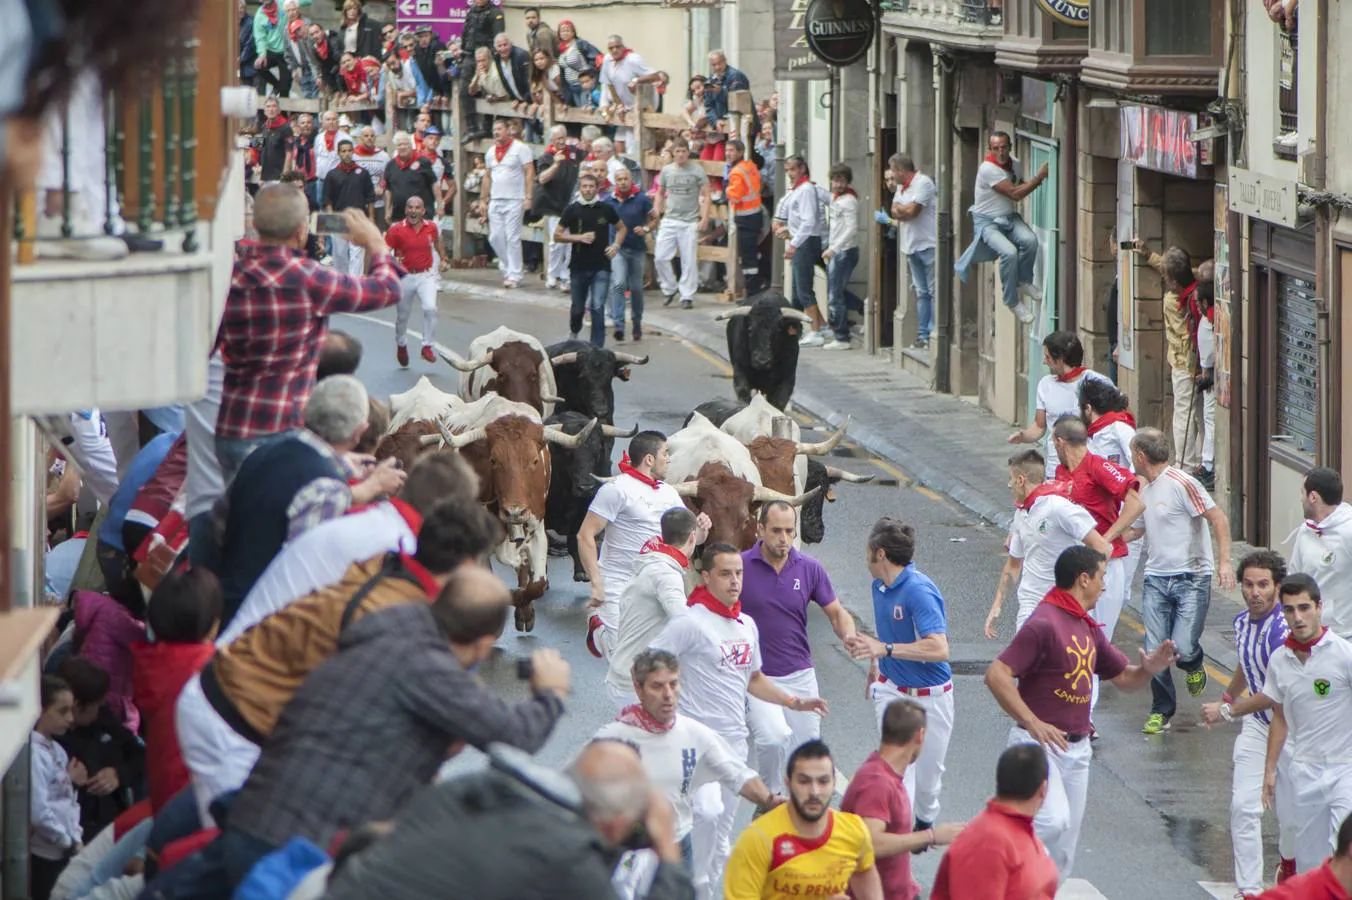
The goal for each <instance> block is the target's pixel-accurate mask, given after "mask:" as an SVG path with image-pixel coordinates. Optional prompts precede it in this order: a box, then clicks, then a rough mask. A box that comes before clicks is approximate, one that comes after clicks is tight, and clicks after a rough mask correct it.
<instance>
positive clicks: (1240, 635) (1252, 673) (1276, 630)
mask: <svg viewBox="0 0 1352 900" xmlns="http://www.w3.org/2000/svg"><path fill="white" fill-rule="evenodd" d="M1289 633H1290V631H1289V629H1288V628H1287V625H1286V619H1285V618H1284V617H1283V616H1282V608H1281V606H1280V605H1279V604H1273V606H1272V609H1271V611H1269V612H1268V614H1267V615H1265V616H1263V618H1261V619H1251V618H1249V613H1248V610H1245V611H1244V612H1242V613H1240V614H1239V615H1237V616H1235V650H1236V651H1237V652H1238V653H1239V667H1240V669H1242V670H1243V672H1244V680H1245V681H1246V682H1247V683H1248V685H1249V693H1250V694H1254V695H1257V694H1258V693H1259V692H1260V691H1262V690H1263V683H1264V682H1266V681H1267V670H1268V660H1269V659H1271V658H1272V654H1273V652H1274V651H1275V650H1276V649H1277V648H1278V647H1280V646H1281V645H1282V644H1283V643H1284V642H1285V641H1286V636H1287V634H1289ZM1253 715H1254V718H1256V719H1257V720H1258V721H1260V722H1262V723H1263V724H1264V725H1267V724H1268V723H1269V722H1270V721H1271V719H1269V717H1268V714H1267V712H1266V711H1260V712H1256V713H1254V714H1253Z"/></svg>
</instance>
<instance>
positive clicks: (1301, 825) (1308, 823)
mask: <svg viewBox="0 0 1352 900" xmlns="http://www.w3.org/2000/svg"><path fill="white" fill-rule="evenodd" d="M1289 771H1290V774H1291V799H1292V805H1293V813H1294V819H1293V821H1294V822H1295V823H1296V871H1297V872H1308V871H1310V870H1311V869H1317V868H1319V867H1320V866H1321V865H1323V863H1324V860H1325V859H1327V858H1328V857H1329V855H1330V854H1331V853H1333V838H1334V835H1336V834H1337V833H1338V827H1339V826H1340V825H1342V823H1343V819H1345V818H1347V816H1348V814H1349V813H1352V762H1326V763H1307V762H1299V761H1298V760H1295V759H1293V760H1291V764H1290V766H1289Z"/></svg>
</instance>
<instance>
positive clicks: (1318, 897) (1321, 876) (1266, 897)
mask: <svg viewBox="0 0 1352 900" xmlns="http://www.w3.org/2000/svg"><path fill="white" fill-rule="evenodd" d="M1258 896H1259V898H1260V900H1352V894H1348V892H1347V891H1345V890H1343V886H1342V885H1341V884H1340V883H1339V882H1338V878H1337V876H1335V875H1334V874H1333V870H1332V869H1330V868H1329V864H1328V863H1327V862H1325V863H1324V864H1323V865H1322V866H1320V867H1319V868H1317V869H1313V870H1311V871H1309V872H1306V873H1304V874H1303V875H1297V876H1296V877H1295V878H1289V879H1287V880H1286V881H1284V882H1282V883H1281V884H1279V885H1277V886H1276V887H1275V888H1272V889H1271V890H1267V891H1264V892H1263V893H1262V894H1259V895H1258Z"/></svg>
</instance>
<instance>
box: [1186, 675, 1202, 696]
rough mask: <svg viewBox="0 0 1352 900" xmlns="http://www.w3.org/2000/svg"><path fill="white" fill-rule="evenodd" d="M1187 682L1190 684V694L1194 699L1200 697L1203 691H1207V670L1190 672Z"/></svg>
mask: <svg viewBox="0 0 1352 900" xmlns="http://www.w3.org/2000/svg"><path fill="white" fill-rule="evenodd" d="M1185 680H1186V681H1187V683H1188V693H1189V694H1191V695H1192V696H1194V697H1200V696H1201V695H1202V691H1204V690H1206V669H1198V670H1197V671H1196V672H1189V673H1188V677H1187V678H1186V679H1185Z"/></svg>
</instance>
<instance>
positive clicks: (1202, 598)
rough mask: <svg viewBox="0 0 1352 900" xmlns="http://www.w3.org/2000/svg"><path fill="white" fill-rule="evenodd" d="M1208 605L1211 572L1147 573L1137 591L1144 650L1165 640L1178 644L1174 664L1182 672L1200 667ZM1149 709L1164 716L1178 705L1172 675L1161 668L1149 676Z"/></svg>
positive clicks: (1171, 713) (1209, 600)
mask: <svg viewBox="0 0 1352 900" xmlns="http://www.w3.org/2000/svg"><path fill="white" fill-rule="evenodd" d="M1210 607H1211V573H1210V572H1197V573H1186V574H1183V575H1147V576H1145V586H1144V589H1143V591H1142V593H1141V611H1142V613H1143V616H1142V617H1143V618H1144V619H1145V650H1146V652H1147V653H1149V652H1151V651H1152V650H1154V649H1155V648H1156V647H1158V646H1160V644H1163V643H1164V642H1165V641H1167V640H1172V641H1173V642H1174V646H1175V647H1177V648H1178V667H1179V668H1180V669H1182V670H1183V671H1184V672H1196V671H1197V670H1198V669H1200V668H1202V663H1203V656H1202V643H1201V639H1202V628H1203V627H1204V626H1205V625H1206V613H1207V610H1208V609H1209V608H1210ZM1150 695H1151V702H1150V711H1151V712H1152V713H1160V714H1161V715H1163V716H1164V717H1165V718H1166V719H1167V718H1169V717H1170V716H1172V715H1173V714H1174V712H1175V711H1176V710H1177V709H1178V696H1177V694H1175V693H1174V676H1173V673H1172V672H1171V671H1169V670H1168V669H1165V670H1164V671H1163V672H1161V673H1159V674H1158V675H1156V676H1155V677H1154V678H1152V679H1151V680H1150Z"/></svg>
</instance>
